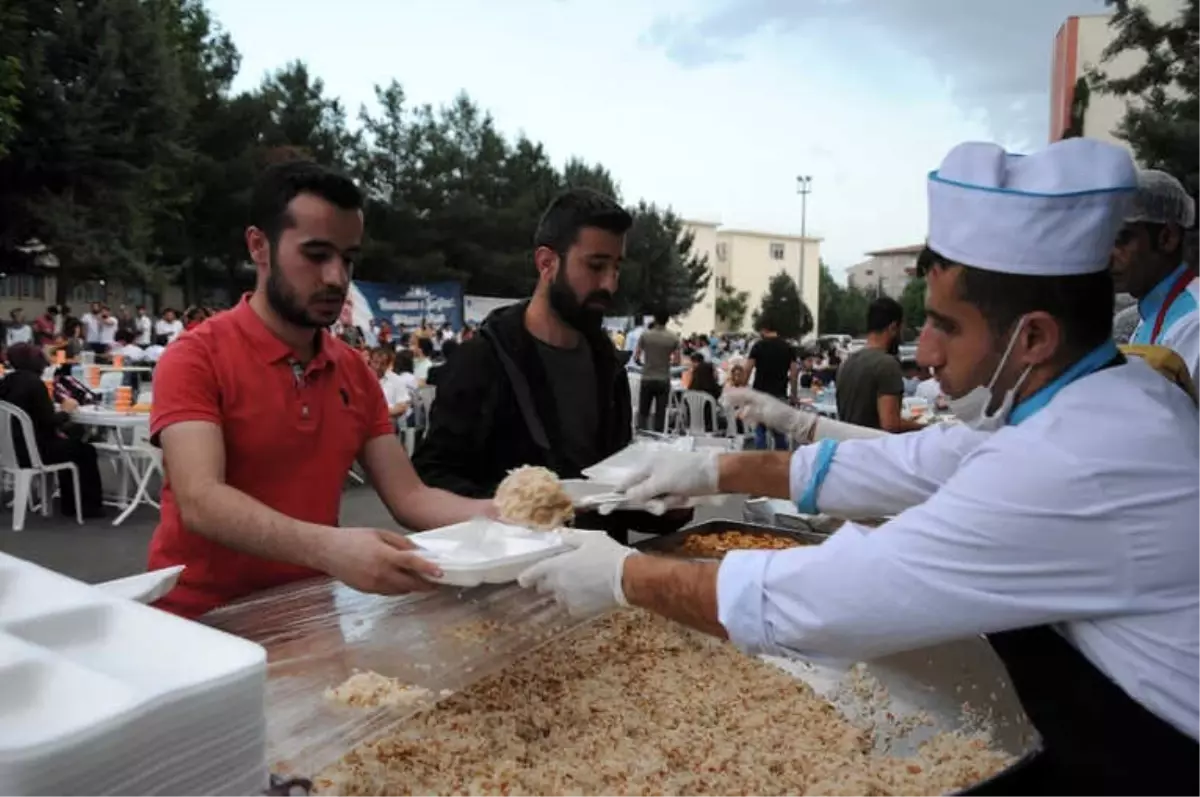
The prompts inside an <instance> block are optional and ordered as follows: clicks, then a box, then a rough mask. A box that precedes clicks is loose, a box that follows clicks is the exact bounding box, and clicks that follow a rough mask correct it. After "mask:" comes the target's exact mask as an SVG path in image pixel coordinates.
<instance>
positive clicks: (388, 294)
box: [353, 280, 463, 332]
mask: <svg viewBox="0 0 1200 797" xmlns="http://www.w3.org/2000/svg"><path fill="white" fill-rule="evenodd" d="M353 287H354V289H355V292H356V293H357V296H358V297H362V301H363V303H365V304H366V308H364V309H366V310H367V311H368V312H369V313H370V315H371V317H372V318H374V319H375V320H376V321H386V322H387V323H389V324H391V326H392V328H393V329H396V328H397V327H399V326H400V325H403V326H404V328H405V329H406V330H412V329H415V328H417V327H419V326H420V325H421V322H422V321H426V322H428V323H429V324H430V326H433V327H440V326H442V325H443V324H449V325H450V326H451V328H453V329H454V331H455V332H457V331H459V330H461V329H462V326H463V289H462V284H461V283H458V282H426V283H421V284H418V285H388V284H386V283H382V282H360V281H359V280H355V281H354V286H353ZM355 298H356V299H357V297H355Z"/></svg>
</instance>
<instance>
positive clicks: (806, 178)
mask: <svg viewBox="0 0 1200 797" xmlns="http://www.w3.org/2000/svg"><path fill="white" fill-rule="evenodd" d="M796 193H797V194H799V195H800V281H799V283H797V285H796V287H797V288H799V289H800V295H801V296H804V250H805V249H807V248H808V247H807V246H805V239H806V238H807V237H808V195H809V194H811V193H812V175H809V174H804V175H800V176H797V177H796Z"/></svg>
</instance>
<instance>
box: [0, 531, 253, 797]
mask: <svg viewBox="0 0 1200 797" xmlns="http://www.w3.org/2000/svg"><path fill="white" fill-rule="evenodd" d="M265 685H266V654H265V651H264V650H263V648H262V647H261V646H259V645H256V644H254V643H252V642H247V641H246V640H244V639H241V638H239V637H235V636H232V635H229V634H225V633H223V632H220V631H216V630H214V629H211V628H208V627H206V626H204V625H201V624H199V623H195V622H191V621H189V620H184V619H181V618H178V617H174V616H172V615H169V614H166V613H165V612H161V611H159V610H157V609H153V608H150V607H148V606H143V605H141V604H139V603H135V602H133V601H129V600H124V599H121V598H116V597H112V596H109V595H107V594H105V593H104V592H103V591H102V590H99V589H97V588H95V587H91V586H89V585H87V584H84V583H81V582H78V581H75V580H73V579H70V578H67V577H66V576H62V575H59V574H57V573H54V572H52V571H49V570H45V569H43V568H41V567H38V566H36V565H33V564H30V563H29V562H25V561H22V560H20V559H16V558H14V557H10V556H5V555H3V554H0V794H130V795H141V794H213V795H250V794H261V793H262V792H263V791H264V789H265V788H266V786H267V769H266V762H265V756H266V714H265V708H264V691H265Z"/></svg>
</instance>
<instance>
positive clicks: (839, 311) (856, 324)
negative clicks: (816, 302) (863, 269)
mask: <svg viewBox="0 0 1200 797" xmlns="http://www.w3.org/2000/svg"><path fill="white" fill-rule="evenodd" d="M870 303H871V299H870V297H868V296H867V295H866V294H864V293H863V292H862V291H859V290H857V289H855V288H843V287H842V286H841V285H839V284H838V283H837V281H836V280H834V278H833V275H832V274H831V273H830V272H829V266H827V265H825V262H824V261H821V313H820V316H821V334H822V335H835V334H842V335H854V336H856V337H857V336H860V335H863V334H865V333H866V331H867V307H868V306H869V305H870Z"/></svg>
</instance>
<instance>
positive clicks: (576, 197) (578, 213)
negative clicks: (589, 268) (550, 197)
mask: <svg viewBox="0 0 1200 797" xmlns="http://www.w3.org/2000/svg"><path fill="white" fill-rule="evenodd" d="M632 226H633V217H632V216H630V215H629V212H628V211H627V210H625V208H623V207H621V206H620V205H619V204H617V201H616V200H615V199H613V198H612V197H610V196H605V195H604V194H601V193H600V192H599V191H593V190H592V189H590V188H572V189H571V190H569V191H567V192H565V193H562V194H559V195H558V196H557V197H555V198H554V201H552V202H551V203H550V206H549V207H548V208H546V212H545V213H543V214H542V218H541V221H539V222H538V226H537V232H535V233H534V234H533V248H534V249H537V248H538V247H542V246H546V247H549V248H550V249H553V250H554V251H555V252H557V253H558V256H559V257H562V258H565V257H566V256H567V250H568V249H570V248H571V247H572V246H574V245H575V242H576V241H578V240H579V231H580V230H582V229H583V228H584V227H598V228H599V229H601V230H606V231H608V232H611V233H613V234H614V235H624V234H625V233H627V232H628V231H629V228H630V227H632Z"/></svg>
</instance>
